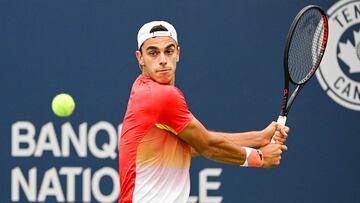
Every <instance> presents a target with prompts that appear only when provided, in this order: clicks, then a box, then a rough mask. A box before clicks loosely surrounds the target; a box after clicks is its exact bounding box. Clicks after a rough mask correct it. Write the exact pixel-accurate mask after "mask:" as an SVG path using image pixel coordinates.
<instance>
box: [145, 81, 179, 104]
mask: <svg viewBox="0 0 360 203" xmlns="http://www.w3.org/2000/svg"><path fill="white" fill-rule="evenodd" d="M152 95H153V99H154V100H156V101H158V102H166V103H168V102H174V101H175V102H176V101H178V100H185V98H184V94H183V93H182V92H181V90H180V89H178V88H177V87H175V86H171V85H161V84H157V85H156V87H155V88H152Z"/></svg>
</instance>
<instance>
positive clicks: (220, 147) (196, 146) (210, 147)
mask: <svg viewBox="0 0 360 203" xmlns="http://www.w3.org/2000/svg"><path fill="white" fill-rule="evenodd" d="M257 135H258V132H255V131H254V132H249V133H242V134H241V133H239V134H237V133H234V134H232V133H217V132H210V131H208V130H207V129H206V128H205V127H204V126H203V125H202V124H201V123H200V122H199V121H198V120H197V119H196V118H193V120H192V121H191V122H190V123H189V124H188V126H187V127H186V128H185V129H184V130H183V131H182V132H180V133H179V134H178V136H179V137H180V138H181V139H182V140H184V141H185V142H187V143H188V144H190V145H191V146H192V152H193V155H194V154H196V152H197V153H198V154H200V155H202V156H204V157H206V158H207V159H210V160H213V161H217V162H222V163H227V164H238V165H241V164H243V163H244V162H245V160H246V151H245V149H244V148H242V146H245V145H244V144H252V145H254V146H260V145H261V144H262V141H261V140H260V139H255V138H256V137H257ZM232 136H233V138H235V139H232V138H229V137H232ZM236 137H238V138H236ZM252 138H254V140H255V141H253V140H251V139H252ZM241 142H243V143H241ZM266 147H267V148H265V149H264V150H262V151H264V152H266V153H268V154H264V157H267V159H268V160H264V164H265V163H266V164H267V165H266V166H265V165H264V167H269V166H273V165H276V164H274V163H273V161H272V160H273V158H274V157H275V158H276V159H277V160H278V161H279V160H280V158H281V157H280V154H281V152H282V150H286V149H285V147H286V146H284V145H280V144H274V145H268V146H266ZM275 151H276V153H275Z"/></svg>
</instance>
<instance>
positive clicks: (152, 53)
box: [148, 51, 157, 56]
mask: <svg viewBox="0 0 360 203" xmlns="http://www.w3.org/2000/svg"><path fill="white" fill-rule="evenodd" d="M148 54H149V55H150V56H156V54H157V52H156V51H149V52H148Z"/></svg>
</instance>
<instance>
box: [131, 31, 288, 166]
mask: <svg viewBox="0 0 360 203" xmlns="http://www.w3.org/2000/svg"><path fill="white" fill-rule="evenodd" d="M136 58H137V60H138V62H139V66H140V68H141V70H142V74H143V75H145V76H148V77H151V78H152V79H153V80H154V81H156V82H158V83H160V84H165V85H173V86H174V85H175V72H176V64H177V62H179V58H180V47H178V45H177V43H176V41H175V40H174V39H172V38H171V37H167V36H161V37H153V38H150V39H147V40H146V41H145V42H144V43H143V45H142V47H141V51H136ZM288 132H289V128H288V127H286V126H282V125H280V124H278V123H276V122H272V123H270V124H269V125H268V126H267V127H266V128H265V129H263V130H261V131H250V132H242V133H225V132H213V131H209V130H207V129H206V128H205V127H204V126H203V125H202V123H201V122H200V121H199V120H197V119H196V118H195V117H193V119H192V121H191V122H190V123H189V124H188V125H187V127H185V129H184V130H183V131H182V132H180V133H179V134H178V137H179V138H180V139H182V140H184V141H185V142H187V143H188V144H189V145H190V146H191V147H192V155H193V156H196V155H202V156H204V157H206V158H207V159H210V160H213V161H217V162H221V163H226V164H237V165H241V164H243V163H244V162H245V160H246V151H245V150H244V149H243V148H242V147H241V146H247V147H253V148H259V149H260V150H261V152H262V153H263V161H264V162H263V166H262V167H266V168H267V167H275V166H278V165H279V164H280V160H281V155H282V152H283V151H286V150H287V147H286V146H285V145H284V142H285V141H286V139H287V137H288ZM273 136H275V137H274V138H275V141H276V143H275V144H270V141H271V138H272V137H273Z"/></svg>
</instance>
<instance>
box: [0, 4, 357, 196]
mask: <svg viewBox="0 0 360 203" xmlns="http://www.w3.org/2000/svg"><path fill="white" fill-rule="evenodd" d="M309 4H317V5H319V6H321V7H322V8H323V9H324V10H325V11H327V13H328V14H329V24H330V36H329V45H328V49H327V52H326V55H325V58H324V60H323V63H322V64H321V67H320V70H318V73H317V75H316V77H314V78H313V80H311V81H310V82H309V83H308V84H307V86H305V88H304V90H303V91H302V92H301V93H300V95H299V97H298V99H297V100H296V101H295V103H294V106H293V107H292V109H291V112H290V115H289V119H288V123H287V125H288V126H290V127H291V134H290V137H289V139H288V141H287V145H288V147H289V150H288V152H286V153H285V154H284V155H283V159H282V163H281V166H280V167H278V168H275V169H254V168H240V167H238V166H231V165H223V164H218V163H214V162H210V161H208V160H206V159H203V158H200V157H197V158H194V159H193V161H192V165H191V197H190V199H189V203H190V202H197V203H216V202H225V203H237V202H239V203H240V202H244V203H248V202H250V203H255V202H259V203H260V202H269V203H271V202H273V203H275V202H276V203H288V202H292V203H296V202H298V203H305V202H311V203H312V202H316V203H318V202H327V203H335V202H349V203H356V202H360V183H359V179H360V175H359V170H360V164H358V163H357V161H358V159H357V157H358V155H359V154H360V148H359V147H358V143H359V142H360V138H359V137H358V136H359V132H360V125H359V124H360V113H359V110H360V70H359V68H358V67H360V66H359V65H358V64H359V63H360V60H359V54H358V53H360V51H359V46H358V45H359V43H360V37H358V36H359V35H358V32H359V30H360V1H350V0H349V1H348V0H341V1H335V0H313V1H308V0H272V1H266V0H243V1H237V0H226V1H206V0H196V1H194V0H183V1H169V0H167V1H165V0H153V1H128V0H72V1H70V0H65V1H59V0H27V1H22V0H19V1H11V0H0V56H1V57H0V68H1V70H2V72H1V74H0V90H1V96H0V98H1V100H0V115H1V117H0V160H1V167H0V172H1V173H0V180H1V184H0V202H115V201H116V200H117V197H118V195H119V184H118V175H117V170H118V160H117V158H118V157H117V153H118V148H117V143H118V134H119V133H120V129H121V123H122V120H123V116H124V114H125V110H126V106H127V100H128V96H129V93H130V88H131V85H132V83H133V81H134V80H135V78H136V77H137V76H138V75H139V74H140V70H139V68H138V64H137V61H136V58H135V51H136V48H137V42H136V35H137V31H138V29H139V28H140V27H141V26H142V25H143V24H144V23H146V22H148V21H152V20H166V21H169V22H170V23H172V24H173V25H174V26H175V27H176V29H177V32H178V39H179V45H180V47H181V58H180V62H179V64H178V67H177V78H176V86H177V87H179V88H180V89H181V90H182V91H183V93H184V95H185V97H186V100H187V102H188V106H189V109H190V110H191V112H192V113H193V114H194V115H195V116H196V117H197V118H198V119H199V120H200V121H201V122H202V123H203V124H204V125H205V126H206V127H207V128H208V129H210V130H216V131H227V132H238V131H249V130H261V129H263V128H265V127H266V126H267V125H268V124H269V123H270V122H271V121H273V120H276V119H277V116H278V114H279V110H280V101H281V95H282V88H283V49H284V45H285V40H286V36H287V32H288V29H289V27H290V24H291V22H292V20H293V18H294V17H295V15H296V14H297V13H298V11H300V10H301V9H302V8H303V7H304V6H306V5H309ZM340 53H343V54H344V55H345V56H346V57H345V58H339V54H340ZM61 92H66V93H69V94H71V95H72V96H73V98H74V100H75V102H76V108H75V111H74V113H73V114H72V116H70V117H66V118H60V117H57V116H55V115H54V114H53V112H52V110H51V100H52V98H53V97H54V96H55V95H57V94H58V93H61Z"/></svg>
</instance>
